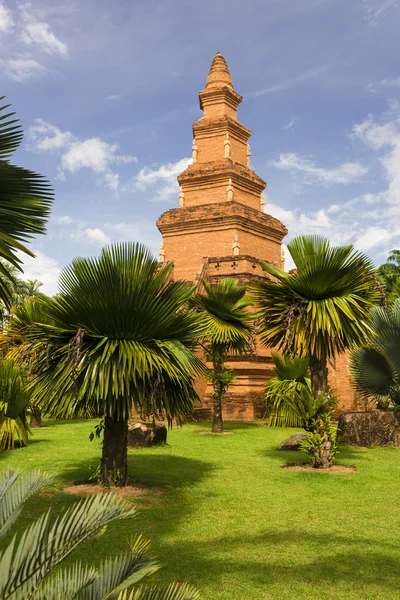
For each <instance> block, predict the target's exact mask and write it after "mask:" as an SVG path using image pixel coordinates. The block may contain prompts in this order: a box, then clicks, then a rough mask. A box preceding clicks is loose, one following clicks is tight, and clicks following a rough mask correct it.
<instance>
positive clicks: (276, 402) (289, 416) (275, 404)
mask: <svg viewBox="0 0 400 600" xmlns="http://www.w3.org/2000/svg"><path fill="white" fill-rule="evenodd" d="M272 360H273V363H274V377H272V378H271V379H270V380H269V381H268V383H267V385H266V387H265V392H264V398H265V405H266V406H265V408H266V411H265V416H266V417H268V425H269V426H270V427H299V426H301V425H302V422H301V421H300V419H299V416H298V414H297V413H296V412H295V411H294V410H293V408H292V407H291V406H290V400H294V399H295V397H296V395H297V394H300V393H301V391H302V390H303V389H308V390H311V383H310V378H309V377H308V369H309V365H310V361H309V359H308V358H307V357H299V356H293V357H292V358H291V357H290V356H288V355H283V356H280V355H278V354H275V353H272ZM288 399H289V400H288Z"/></svg>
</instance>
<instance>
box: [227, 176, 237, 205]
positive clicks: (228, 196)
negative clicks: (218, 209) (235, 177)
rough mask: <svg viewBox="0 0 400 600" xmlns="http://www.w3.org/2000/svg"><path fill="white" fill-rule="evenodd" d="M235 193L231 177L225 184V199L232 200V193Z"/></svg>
mask: <svg viewBox="0 0 400 600" xmlns="http://www.w3.org/2000/svg"><path fill="white" fill-rule="evenodd" d="M234 193H235V190H234V189H233V185H232V179H231V178H229V183H228V185H227V186H226V195H227V200H229V201H231V200H233V195H234Z"/></svg>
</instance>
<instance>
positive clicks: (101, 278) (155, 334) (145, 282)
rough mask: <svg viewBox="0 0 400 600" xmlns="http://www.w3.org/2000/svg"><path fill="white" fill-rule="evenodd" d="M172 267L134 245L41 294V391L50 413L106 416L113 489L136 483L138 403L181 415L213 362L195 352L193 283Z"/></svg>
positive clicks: (83, 266) (106, 473)
mask: <svg viewBox="0 0 400 600" xmlns="http://www.w3.org/2000/svg"><path fill="white" fill-rule="evenodd" d="M170 271H171V264H167V265H166V266H163V267H161V268H159V266H158V261H157V260H156V258H154V257H153V256H152V255H151V254H150V252H149V251H148V250H147V249H146V248H145V247H144V246H142V245H140V244H134V243H126V244H116V245H112V246H109V247H107V248H104V249H103V250H102V252H101V255H100V257H98V258H93V259H87V258H77V259H75V260H74V261H73V262H72V264H71V265H70V266H68V267H66V268H65V269H64V270H63V272H62V273H61V275H60V279H59V290H60V293H59V294H58V295H57V296H55V297H54V298H49V297H46V296H39V297H38V298H37V299H36V302H39V303H40V311H41V312H42V313H43V315H44V318H41V317H40V315H39V319H40V321H39V322H37V323H33V324H31V325H30V326H29V327H27V328H26V329H25V333H24V344H25V345H28V347H29V349H30V351H29V352H30V354H31V356H33V360H34V363H35V364H34V375H33V380H32V383H31V389H32V393H33V397H34V400H35V402H36V403H38V405H39V406H40V407H41V408H42V409H43V410H44V412H46V413H49V414H51V415H53V416H56V417H58V418H68V417H70V416H76V415H82V416H87V415H88V414H95V415H99V416H103V415H104V421H103V424H104V438H103V451H102V459H101V475H100V479H101V481H102V482H103V483H104V484H105V485H112V484H114V485H119V486H122V485H125V483H126V479H127V434H128V419H129V417H130V415H131V410H132V404H133V405H134V406H135V407H136V408H138V409H140V408H141V407H143V406H148V404H151V405H152V406H154V404H157V406H158V407H160V408H162V410H163V412H164V414H165V415H166V417H167V418H168V419H169V420H170V421H172V419H173V418H175V417H179V416H180V415H182V414H187V413H190V412H191V409H192V406H193V401H194V400H195V399H197V395H196V393H195V391H194V389H193V385H192V384H193V380H194V378H195V377H196V375H197V374H198V373H200V372H202V371H203V370H204V367H203V364H202V362H201V361H200V359H199V358H197V357H196V356H195V355H194V354H193V353H192V351H191V349H192V348H194V346H195V341H196V340H197V338H198V337H200V335H201V331H202V330H201V329H200V326H199V319H198V316H197V315H195V314H194V313H193V311H187V310H185V305H186V303H187V300H188V298H189V297H190V296H191V294H192V289H193V288H192V286H191V285H190V284H188V283H187V282H182V281H172V280H171V279H170ZM12 331H13V326H12V325H11V327H10V330H9V333H8V335H12ZM6 336H7V332H6ZM6 336H5V337H6Z"/></svg>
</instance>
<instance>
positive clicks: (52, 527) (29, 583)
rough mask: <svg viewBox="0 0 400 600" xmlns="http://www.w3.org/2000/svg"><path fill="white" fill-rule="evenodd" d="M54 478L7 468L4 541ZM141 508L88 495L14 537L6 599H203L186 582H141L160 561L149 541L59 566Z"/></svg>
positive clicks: (1, 569) (2, 488)
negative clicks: (87, 562) (89, 561)
mask: <svg viewBox="0 0 400 600" xmlns="http://www.w3.org/2000/svg"><path fill="white" fill-rule="evenodd" d="M51 482H52V478H51V477H49V476H47V475H43V474H40V473H39V472H38V471H36V472H33V473H30V474H26V475H23V476H22V475H21V474H20V473H19V472H14V471H13V470H12V469H10V468H9V469H8V470H7V471H6V472H5V473H4V474H3V476H2V477H0V500H1V510H0V540H1V539H2V538H3V537H4V536H5V534H6V533H7V532H8V531H9V530H10V529H11V528H12V526H13V525H14V522H15V520H16V519H17V517H18V515H19V513H20V512H21V508H22V506H23V504H24V503H25V502H26V500H27V499H28V498H29V497H30V496H31V495H32V494H34V493H35V492H37V491H39V490H40V489H41V488H43V487H44V486H46V485H49V484H50V483H51ZM135 514H136V511H135V510H134V509H133V508H132V507H131V506H130V505H129V504H128V503H127V502H125V501H123V500H122V499H118V498H117V497H116V496H114V495H112V494H100V495H97V496H96V495H93V496H89V497H87V498H86V499H83V500H80V501H78V502H76V503H75V504H74V505H73V506H71V507H70V508H69V509H67V510H66V511H64V512H63V513H60V514H58V515H57V516H56V517H55V519H51V517H52V515H51V510H49V511H48V512H47V513H45V514H43V515H42V516H41V517H40V518H39V519H37V520H36V521H34V522H33V523H32V524H31V525H30V526H29V527H28V529H26V530H25V531H23V532H22V534H21V536H20V537H19V540H17V536H14V538H13V540H12V541H11V543H10V544H9V546H8V547H7V548H5V549H4V550H3V551H2V552H1V553H0V598H2V600H60V599H62V600H73V599H74V598H75V599H77V600H111V599H114V600H198V599H199V598H200V596H199V594H198V592H197V591H195V590H194V589H193V588H192V587H190V586H188V585H186V584H182V585H177V584H172V585H169V586H166V587H162V588H156V587H154V586H147V585H139V586H138V585H137V584H138V583H139V582H141V580H142V579H143V578H146V577H148V576H149V575H151V574H152V573H154V572H155V571H156V570H157V569H158V568H159V566H158V564H157V563H156V561H155V560H154V559H153V557H152V556H151V555H150V548H149V543H148V542H146V541H144V540H143V538H142V537H141V536H139V537H136V538H135V539H132V541H131V543H130V547H129V550H128V551H127V552H125V553H123V554H120V555H118V556H115V557H113V558H109V559H106V560H105V561H102V562H100V563H97V564H96V565H95V566H86V565H83V564H82V563H80V562H79V563H76V564H75V565H73V566H72V567H68V568H64V569H60V568H59V566H60V565H61V564H62V563H63V561H64V560H65V559H66V558H67V557H68V556H69V555H70V554H71V553H72V552H73V551H74V550H75V549H76V548H77V547H79V546H80V545H82V544H83V543H84V542H86V541H89V540H94V539H96V538H97V537H99V536H100V535H102V534H103V533H104V531H105V529H106V528H107V526H108V525H110V524H111V523H113V522H114V521H116V520H117V519H132V518H133V517H134V516H135ZM129 590H130V591H129Z"/></svg>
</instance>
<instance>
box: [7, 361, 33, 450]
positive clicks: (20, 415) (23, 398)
mask: <svg viewBox="0 0 400 600" xmlns="http://www.w3.org/2000/svg"><path fill="white" fill-rule="evenodd" d="M28 401H29V394H28V392H27V390H26V382H25V381H24V377H23V375H22V373H21V370H20V368H19V367H18V365H17V364H16V363H15V362H14V361H13V360H0V451H3V450H12V449H13V448H14V444H15V438H16V437H17V438H18V439H19V440H20V442H21V444H23V445H25V446H26V445H27V443H28V427H27V423H26V417H25V408H26V406H27V404H28Z"/></svg>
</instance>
